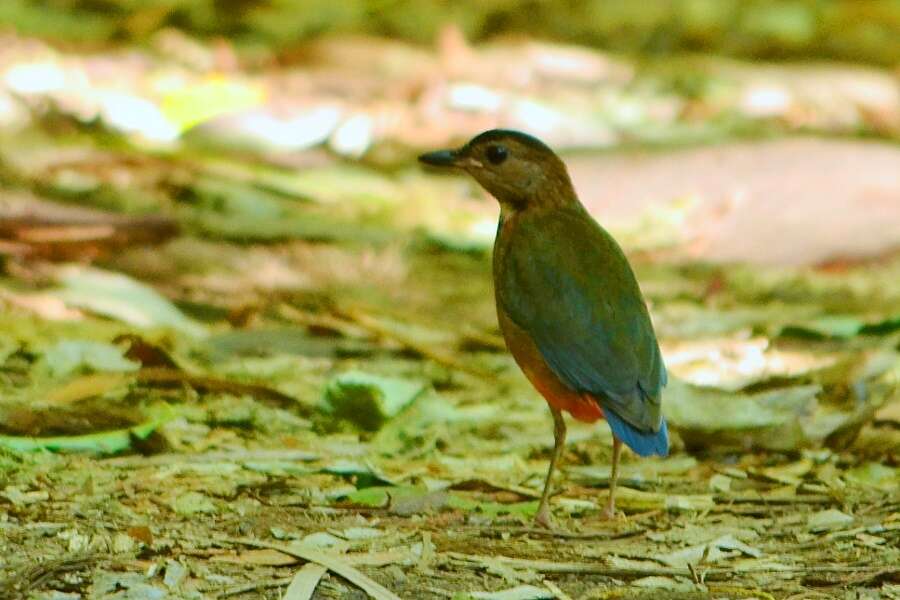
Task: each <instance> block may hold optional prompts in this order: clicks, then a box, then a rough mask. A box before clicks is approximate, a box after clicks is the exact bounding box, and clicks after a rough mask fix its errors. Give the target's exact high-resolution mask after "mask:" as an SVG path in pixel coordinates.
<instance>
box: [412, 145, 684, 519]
mask: <svg viewBox="0 0 900 600" xmlns="http://www.w3.org/2000/svg"><path fill="white" fill-rule="evenodd" d="M419 161H420V162H421V163H424V164H426V165H430V166H431V167H438V168H444V169H454V170H457V171H460V170H461V171H463V172H465V173H467V174H468V175H470V176H471V177H473V178H474V179H475V181H476V182H478V184H480V185H481V187H483V188H484V189H485V190H486V191H487V192H489V193H490V194H491V195H492V196H493V197H494V198H495V199H496V200H497V201H498V202H499V204H500V217H499V221H498V225H497V234H496V237H495V241H494V250H493V257H492V270H493V279H494V297H495V302H496V308H497V319H498V322H499V326H500V330H501V332H502V334H503V338H504V340H505V341H506V345H507V348H508V349H509V351H510V353H511V354H512V356H513V358H514V359H515V361H516V363H517V364H518V365H519V367H520V369H521V370H522V372H523V373H524V374H525V377H526V378H527V379H528V380H529V381H530V382H531V384H532V385H533V386H534V388H535V389H536V390H537V391H538V392H539V393H540V394H541V395H542V396H543V397H544V399H545V400H546V401H547V404H548V406H549V408H550V414H551V415H552V417H553V425H554V427H553V438H554V444H553V453H552V454H551V457H550V465H549V467H548V469H547V475H546V479H545V481H544V488H543V492H542V494H541V499H540V502H539V504H538V509H537V512H536V514H535V522H536V524H537V525H539V526H542V527H546V528H552V527H553V520H552V515H551V511H550V508H549V499H550V490H551V483H552V480H553V473H554V470H555V469H556V466H557V463H558V461H559V458H560V455H561V454H562V451H563V448H564V446H565V439H566V422H565V419H564V417H563V412H567V413H569V414H570V415H571V416H572V418H574V419H576V420H578V421H584V422H589V423H593V422H596V421H597V420H598V419H601V418H605V419H606V421H607V423H608V424H609V427H610V429H611V431H612V435H613V445H612V467H611V472H610V480H609V497H608V499H607V502H606V504H605V506H604V508H603V510H602V515H603V516H604V517H605V518H609V519H612V518H614V517H615V516H616V507H615V493H616V485H617V481H618V474H619V460H620V456H621V450H622V445H623V443H624V444H625V445H626V446H628V447H629V448H631V450H633V451H634V452H635V453H636V454H638V455H640V456H650V455H660V456H666V455H667V454H668V450H669V434H668V429H667V425H666V420H665V418H664V416H663V415H662V389H663V388H664V387H665V385H666V382H667V374H666V368H665V365H664V364H663V358H662V354H661V352H660V349H659V343H658V341H657V339H656V334H655V333H654V330H653V323H652V322H651V319H650V313H649V311H648V308H647V304H646V302H645V301H644V298H643V295H642V294H641V289H640V287H639V286H638V282H637V279H636V277H635V275H634V271H633V270H632V268H631V265H630V264H629V262H628V259H627V258H626V256H625V253H624V252H623V251H622V249H621V247H620V246H619V244H618V243H617V242H616V241H615V240H614V239H613V237H612V236H611V235H610V234H609V233H608V232H607V231H606V230H605V229H604V228H603V227H601V226H600V225H599V224H598V223H597V221H595V220H594V219H593V218H592V217H591V215H590V214H589V213H588V211H587V209H586V208H585V207H584V205H583V204H582V203H581V201H580V200H579V199H578V196H577V194H576V192H575V188H574V186H573V185H572V180H571V178H570V176H569V173H568V171H567V169H566V165H565V163H563V161H562V159H560V158H559V156H557V155H556V153H555V152H553V150H552V149H551V148H550V147H549V146H547V145H546V144H545V143H544V142H542V141H541V140H539V139H537V138H536V137H533V136H531V135H529V134H527V133H524V132H521V131H516V130H511V129H491V130H488V131H485V132H483V133H480V134H478V135H477V136H475V137H474V138H472V139H471V140H470V141H469V142H468V143H466V144H465V145H463V146H462V147H460V148H456V149H448V150H437V151H434V152H428V153H426V154H422V155H421V156H419Z"/></svg>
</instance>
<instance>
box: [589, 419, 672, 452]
mask: <svg viewBox="0 0 900 600" xmlns="http://www.w3.org/2000/svg"><path fill="white" fill-rule="evenodd" d="M603 414H604V416H606V421H607V422H608V423H609V428H610V429H612V432H613V435H614V436H616V437H617V438H619V439H620V440H622V441H623V442H625V445H626V446H628V447H629V448H631V449H632V450H634V451H635V452H636V453H637V454H639V455H641V456H650V455H651V454H658V455H660V456H667V455H668V454H669V430H668V427H667V426H666V419H665V417H663V419H662V424H661V425H660V427H659V431H657V432H656V433H653V432H650V433H644V432H642V431H640V430H638V429H636V428H635V427H634V425H631V424H630V423H627V422H626V421H624V420H623V419H622V417H620V416H619V415H617V414H616V413H614V412H613V411H611V410H609V409H606V410H604V411H603Z"/></svg>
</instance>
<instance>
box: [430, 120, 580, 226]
mask: <svg viewBox="0 0 900 600" xmlns="http://www.w3.org/2000/svg"><path fill="white" fill-rule="evenodd" d="M419 161H420V162H423V163H425V164H427V165H432V166H435V167H450V168H456V169H462V170H463V171H465V172H466V173H468V174H469V175H471V176H472V177H474V178H475V180H476V181H477V182H478V183H480V184H481V186H482V187H483V188H484V189H486V190H487V191H488V192H490V193H491V195H492V196H494V197H495V198H496V199H497V200H498V201H499V202H500V205H501V206H502V207H503V209H504V210H524V209H527V208H533V207H551V206H558V205H565V204H569V203H572V202H576V203H577V202H578V200H577V199H576V196H575V192H574V190H573V188H572V182H571V180H570V179H569V174H568V172H567V171H566V166H565V165H564V164H563V162H562V160H560V158H559V157H558V156H557V155H556V154H555V153H554V152H553V150H551V149H550V148H549V147H548V146H547V145H546V144H545V143H544V142H542V141H540V140H539V139H537V138H535V137H532V136H530V135H528V134H526V133H522V132H520V131H513V130H510V129H491V130H490V131H485V132H484V133H481V134H478V135H477V136H475V137H474V138H472V139H471V140H470V141H469V143H467V144H466V145H464V146H463V147H461V148H457V149H455V150H438V151H436V152H429V153H427V154H423V155H422V156H420V157H419Z"/></svg>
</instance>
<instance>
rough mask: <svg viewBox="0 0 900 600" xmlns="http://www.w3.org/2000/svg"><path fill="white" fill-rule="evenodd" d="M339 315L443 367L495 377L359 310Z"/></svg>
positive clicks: (478, 375) (350, 310)
mask: <svg viewBox="0 0 900 600" xmlns="http://www.w3.org/2000/svg"><path fill="white" fill-rule="evenodd" d="M341 316H343V317H345V318H347V319H349V320H351V321H352V322H353V323H356V324H357V325H359V326H360V327H363V328H365V329H367V330H368V331H370V332H371V333H373V334H375V335H376V336H378V337H383V338H388V339H392V340H394V341H395V342H397V343H398V344H400V345H401V346H405V347H406V348H409V349H410V350H413V351H414V352H416V353H417V354H421V355H422V356H424V357H425V358H430V359H431V360H433V361H434V362H436V363H439V364H442V365H444V366H445V367H450V368H451V369H456V370H458V371H464V372H466V373H469V374H470V375H475V376H477V377H496V375H497V374H496V373H493V372H491V371H488V370H486V369H480V368H478V367H475V366H473V365H469V364H467V363H464V362H462V361H461V360H459V359H458V358H456V357H455V356H453V355H452V354H448V353H445V352H443V351H441V350H438V349H437V348H432V347H431V346H428V345H426V344H423V343H421V342H419V341H417V340H414V339H412V338H411V337H409V336H407V335H404V334H403V333H401V332H399V331H396V330H394V329H392V328H390V327H387V326H385V325H384V324H383V323H382V322H381V321H379V320H378V319H376V318H374V317H371V316H369V315H367V314H365V313H363V312H361V311H359V310H354V309H345V310H343V311H341Z"/></svg>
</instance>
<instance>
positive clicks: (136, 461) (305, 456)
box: [99, 450, 319, 468]
mask: <svg viewBox="0 0 900 600" xmlns="http://www.w3.org/2000/svg"><path fill="white" fill-rule="evenodd" d="M318 459H319V455H317V454H313V453H311V452H308V451H306V450H242V451H237V452H206V453H201V454H189V453H168V454H157V455H156V456H119V457H116V458H108V459H105V460H101V461H99V462H100V464H102V465H105V466H110V467H125V468H127V467H148V466H160V465H173V464H174V465H177V464H198V463H199V464H206V463H242V462H248V461H256V460H259V461H270V460H274V461H291V462H309V461H314V460H318Z"/></svg>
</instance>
